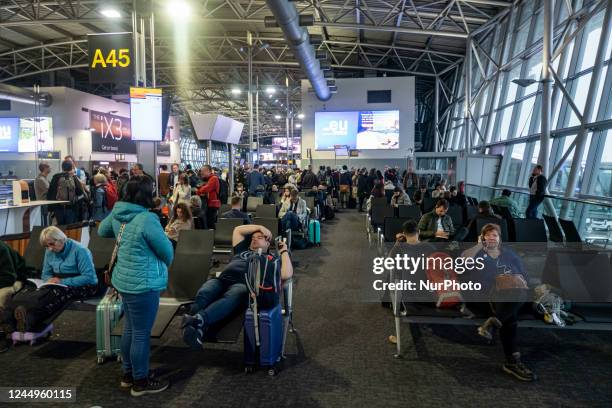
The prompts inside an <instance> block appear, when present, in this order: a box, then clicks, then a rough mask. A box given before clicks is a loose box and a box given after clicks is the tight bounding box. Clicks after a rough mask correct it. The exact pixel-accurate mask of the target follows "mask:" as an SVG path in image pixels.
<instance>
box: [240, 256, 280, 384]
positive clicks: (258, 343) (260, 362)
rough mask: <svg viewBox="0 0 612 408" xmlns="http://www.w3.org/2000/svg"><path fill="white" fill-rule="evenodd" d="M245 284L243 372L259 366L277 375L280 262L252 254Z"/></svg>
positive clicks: (270, 373) (272, 258) (278, 359)
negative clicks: (245, 310)
mask: <svg viewBox="0 0 612 408" xmlns="http://www.w3.org/2000/svg"><path fill="white" fill-rule="evenodd" d="M262 266H263V268H262ZM246 284H247V287H248V288H249V299H250V300H249V309H248V310H247V312H246V316H245V319H244V363H245V371H246V372H247V373H249V372H252V371H254V369H255V367H257V366H260V367H266V368H268V374H269V375H276V373H277V372H278V370H277V367H276V364H277V363H278V362H280V360H281V357H282V346H283V316H282V309H281V305H280V302H279V294H280V291H281V279H280V261H279V260H278V259H276V258H274V257H272V256H270V255H262V254H261V250H259V252H258V253H257V254H252V255H251V257H250V259H249V269H248V273H247V276H246Z"/></svg>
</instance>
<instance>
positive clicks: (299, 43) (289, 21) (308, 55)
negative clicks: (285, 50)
mask: <svg viewBox="0 0 612 408" xmlns="http://www.w3.org/2000/svg"><path fill="white" fill-rule="evenodd" d="M266 3H267V4H268V8H270V11H272V14H274V17H276V23H277V24H278V26H279V27H280V28H281V30H282V31H283V34H284V35H285V40H286V41H287V43H288V44H289V46H290V47H291V49H292V50H293V53H294V54H295V58H296V59H297V60H298V61H299V63H300V65H301V67H302V69H303V70H304V73H305V74H306V77H307V78H308V79H309V80H310V84H311V85H312V89H313V90H314V92H315V94H316V95H317V98H319V100H321V101H327V100H329V98H331V91H330V90H329V87H328V86H327V79H326V78H325V76H324V74H323V71H322V70H321V67H320V65H319V61H318V60H317V57H316V54H315V50H314V47H313V46H312V44H311V43H310V39H309V35H308V30H306V29H305V28H304V27H301V26H300V17H299V14H298V12H297V10H296V9H295V6H294V5H293V3H290V2H289V1H287V0H266Z"/></svg>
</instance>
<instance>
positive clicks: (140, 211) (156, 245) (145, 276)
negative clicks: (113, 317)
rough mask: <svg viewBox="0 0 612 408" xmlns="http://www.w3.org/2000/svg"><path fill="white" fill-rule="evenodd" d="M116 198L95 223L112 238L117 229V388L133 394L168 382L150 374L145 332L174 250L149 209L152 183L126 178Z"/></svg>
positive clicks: (153, 390) (156, 389)
mask: <svg viewBox="0 0 612 408" xmlns="http://www.w3.org/2000/svg"><path fill="white" fill-rule="evenodd" d="M123 191H124V195H123V197H122V199H121V201H119V202H117V204H116V205H115V207H114V208H113V211H112V212H111V213H110V214H109V216H108V217H106V218H105V219H104V220H103V221H102V222H101V223H100V225H99V227H98V234H99V235H100V236H102V237H107V238H116V237H117V236H118V235H119V233H120V231H121V229H122V227H123V232H122V233H121V240H120V243H119V249H118V253H117V262H116V264H115V268H114V269H113V277H112V283H113V286H114V287H115V288H116V289H117V291H118V292H119V293H120V294H121V297H122V299H123V309H124V314H125V325H124V327H123V335H122V337H121V355H122V357H123V377H122V379H121V387H123V388H130V387H131V393H132V395H133V396H135V397H136V396H141V395H145V394H151V393H156V392H161V391H163V390H165V389H166V388H168V385H169V384H168V382H167V381H159V380H156V379H153V378H150V376H149V352H150V336H151V328H152V327H153V322H155V317H156V315H157V310H158V308H159V296H160V293H161V292H162V291H164V290H165V289H166V285H167V283H168V266H170V264H171V263H172V258H173V253H174V251H173V249H172V244H171V243H170V240H168V238H167V237H166V234H165V233H164V229H163V228H162V226H161V224H160V223H159V217H158V216H157V215H155V214H154V213H152V212H150V211H149V209H150V208H152V207H153V183H152V181H151V179H150V178H149V177H145V176H136V177H133V178H131V179H130V180H129V181H128V182H127V183H126V186H125V188H124V190H123Z"/></svg>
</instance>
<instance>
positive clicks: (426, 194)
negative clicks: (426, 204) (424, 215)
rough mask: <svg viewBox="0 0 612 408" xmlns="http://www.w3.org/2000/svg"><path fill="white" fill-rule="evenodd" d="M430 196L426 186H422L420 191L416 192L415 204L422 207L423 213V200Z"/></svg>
mask: <svg viewBox="0 0 612 408" xmlns="http://www.w3.org/2000/svg"><path fill="white" fill-rule="evenodd" d="M429 196H430V195H429V191H427V186H426V185H425V184H421V186H420V187H419V189H418V190H417V191H415V192H414V202H415V203H416V204H418V205H419V206H420V207H421V211H423V199H424V198H425V197H429Z"/></svg>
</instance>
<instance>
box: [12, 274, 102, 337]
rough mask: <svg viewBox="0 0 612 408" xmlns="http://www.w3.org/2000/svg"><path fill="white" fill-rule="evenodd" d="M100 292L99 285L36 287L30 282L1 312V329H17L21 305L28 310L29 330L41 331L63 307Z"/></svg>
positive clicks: (27, 328)
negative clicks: (16, 318)
mask: <svg viewBox="0 0 612 408" xmlns="http://www.w3.org/2000/svg"><path fill="white" fill-rule="evenodd" d="M97 292H98V286H97V285H87V286H78V287H67V288H64V287H61V286H47V287H43V288H41V289H36V288H34V287H33V285H31V284H28V285H26V286H25V287H24V288H23V289H21V290H20V291H19V292H17V293H16V294H15V295H14V296H13V298H12V299H11V300H10V301H9V302H8V304H7V305H6V308H5V309H4V310H3V311H2V312H1V313H0V330H2V331H5V332H8V333H10V332H12V331H15V328H16V323H17V322H16V320H15V316H14V313H15V309H16V308H17V307H19V306H23V307H25V309H26V311H27V323H28V324H27V327H26V330H27V331H39V330H42V329H44V323H45V320H47V319H48V318H50V317H51V316H53V315H54V314H55V313H56V312H58V311H60V310H61V309H63V308H64V307H65V306H66V305H67V304H68V303H70V302H72V301H74V300H80V299H86V298H89V297H92V296H95V294H96V293H97Z"/></svg>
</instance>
